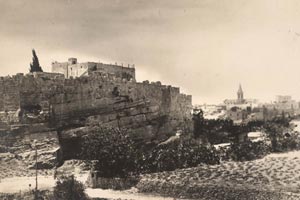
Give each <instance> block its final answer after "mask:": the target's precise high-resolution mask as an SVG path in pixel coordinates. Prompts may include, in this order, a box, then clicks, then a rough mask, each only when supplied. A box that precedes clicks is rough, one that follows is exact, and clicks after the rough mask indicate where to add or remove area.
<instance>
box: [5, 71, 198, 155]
mask: <svg viewBox="0 0 300 200" xmlns="http://www.w3.org/2000/svg"><path fill="white" fill-rule="evenodd" d="M133 75H134V73H133ZM133 77H135V76H133ZM0 95H1V96H2V98H0V133H5V131H7V130H10V131H13V130H15V129H19V128H20V127H21V128H22V127H26V130H27V131H26V134H30V133H31V132H32V133H33V132H34V133H38V132H43V131H46V132H48V131H53V130H58V131H59V132H60V135H59V136H60V143H61V144H62V150H63V152H64V155H68V156H69V157H70V158H71V157H74V148H73V147H74V144H76V142H74V140H75V141H76V140H78V139H80V137H81V134H87V133H88V132H86V131H84V130H83V129H82V128H81V129H79V130H77V129H76V127H87V126H93V125H101V126H112V127H120V128H128V129H130V130H131V132H132V134H133V135H134V136H135V137H136V138H137V139H138V138H140V139H151V140H152V139H153V138H154V139H159V138H160V139H162V138H166V137H167V136H170V135H174V134H175V133H176V131H177V130H178V129H180V130H182V131H183V132H184V133H191V132H192V116H191V109H192V97H191V96H190V95H185V94H182V93H180V90H179V88H177V87H172V86H167V85H162V84H161V83H160V82H155V83H149V82H148V81H144V82H136V81H135V79H132V78H130V79H128V78H126V77H122V76H116V73H105V72H103V71H101V70H96V71H93V72H92V73H90V74H89V75H88V76H81V77H76V78H72V77H70V78H65V77H64V75H63V74H61V73H45V72H38V73H30V74H26V75H23V74H17V75H14V76H12V77H10V76H8V77H0ZM34 124H35V126H33V125H34ZM32 127H39V128H38V130H37V129H36V128H32ZM74 128H75V129H74ZM22 130H23V129H20V130H17V132H19V133H20V134H21V132H22ZM1 131H2V132H1ZM3 131H4V132H3ZM15 132H16V131H15ZM6 135H7V134H6ZM72 138H73V139H72ZM71 147H72V148H71ZM75 149H76V148H75ZM68 151H72V152H68ZM75 153H76V152H75Z"/></svg>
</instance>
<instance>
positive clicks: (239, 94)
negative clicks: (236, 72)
mask: <svg viewBox="0 0 300 200" xmlns="http://www.w3.org/2000/svg"><path fill="white" fill-rule="evenodd" d="M237 97H238V98H237V103H244V92H243V89H242V86H241V84H240V85H239V90H238V92H237Z"/></svg>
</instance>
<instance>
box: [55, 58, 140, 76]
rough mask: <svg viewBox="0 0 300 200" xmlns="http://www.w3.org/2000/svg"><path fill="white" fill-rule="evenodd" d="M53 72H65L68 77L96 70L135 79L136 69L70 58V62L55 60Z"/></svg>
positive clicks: (88, 73) (85, 74) (89, 73)
mask: <svg viewBox="0 0 300 200" xmlns="http://www.w3.org/2000/svg"><path fill="white" fill-rule="evenodd" d="M52 72H53V73H61V74H64V75H65V77H66V78H71V77H73V78H76V77H81V76H87V75H91V74H93V73H94V72H101V73H103V74H112V75H114V76H115V77H118V78H122V79H126V80H131V79H132V80H133V81H135V69H134V68H131V67H129V65H128V67H123V66H120V65H117V64H115V65H112V64H104V63H96V62H85V63H77V59H76V58H70V59H69V62H62V63H60V62H53V63H52Z"/></svg>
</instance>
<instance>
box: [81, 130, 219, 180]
mask: <svg viewBox="0 0 300 200" xmlns="http://www.w3.org/2000/svg"><path fill="white" fill-rule="evenodd" d="M81 147H82V151H81V158H83V159H87V160H98V161H99V162H97V164H96V166H95V168H96V169H97V170H98V171H99V176H101V177H108V178H109V177H127V176H129V175H136V174H140V173H152V172H160V171H170V170H175V169H178V168H185V167H195V166H197V165H198V164H200V163H205V164H218V163H219V161H220V158H219V156H218V153H217V152H216V150H215V149H214V148H213V147H206V146H201V145H198V144H196V143H195V142H193V141H192V140H191V139H187V140H177V141H173V142H171V143H167V144H163V145H149V146H147V147H145V145H144V143H142V144H138V143H137V142H136V141H134V140H133V139H132V138H131V137H130V136H129V134H128V132H127V131H126V130H119V129H114V128H92V129H91V130H90V133H89V134H88V135H87V136H85V137H84V138H83V140H82V144H81Z"/></svg>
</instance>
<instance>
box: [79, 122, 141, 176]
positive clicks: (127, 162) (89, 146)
mask: <svg viewBox="0 0 300 200" xmlns="http://www.w3.org/2000/svg"><path fill="white" fill-rule="evenodd" d="M81 148H82V149H81V150H82V151H81V157H82V158H83V159H87V160H98V161H99V162H97V164H96V166H95V168H96V169H97V170H99V176H101V177H107V178H110V177H122V178H123V177H127V176H129V175H130V174H131V173H130V172H134V171H135V170H136V169H135V168H136V157H137V154H138V148H137V146H136V143H135V142H134V140H133V139H132V138H131V137H130V136H129V134H127V131H126V130H120V129H116V128H101V127H100V128H99V127H93V128H91V129H90V133H89V134H88V135H87V136H85V137H83V140H82V144H81Z"/></svg>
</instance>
